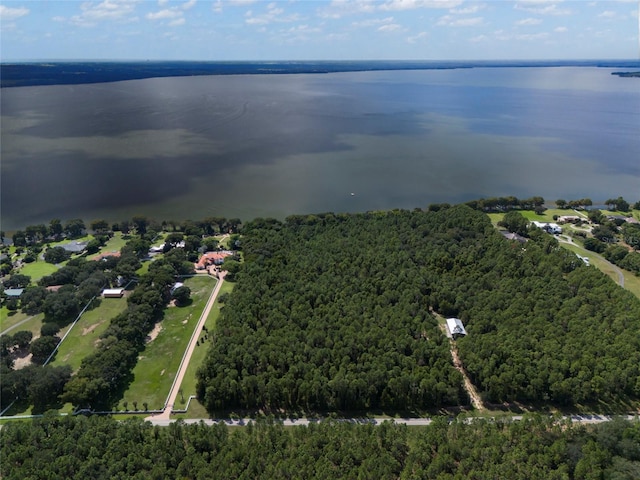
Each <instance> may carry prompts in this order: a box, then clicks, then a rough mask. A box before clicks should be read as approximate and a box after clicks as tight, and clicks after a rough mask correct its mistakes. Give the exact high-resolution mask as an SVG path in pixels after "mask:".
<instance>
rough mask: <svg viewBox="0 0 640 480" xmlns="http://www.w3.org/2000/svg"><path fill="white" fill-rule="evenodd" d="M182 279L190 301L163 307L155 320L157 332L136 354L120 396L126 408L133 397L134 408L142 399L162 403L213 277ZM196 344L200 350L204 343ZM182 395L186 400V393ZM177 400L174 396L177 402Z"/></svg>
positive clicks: (153, 405) (151, 404)
mask: <svg viewBox="0 0 640 480" xmlns="http://www.w3.org/2000/svg"><path fill="white" fill-rule="evenodd" d="M184 283H185V285H186V286H188V287H189V288H190V289H191V298H192V299H193V302H192V304H191V305H189V306H186V307H169V308H167V309H166V310H165V317H164V319H163V320H162V321H161V322H160V323H159V324H158V327H160V328H161V330H160V332H159V333H158V334H157V337H156V338H155V339H153V340H152V341H151V342H149V344H148V345H147V347H146V349H145V350H144V351H143V352H142V353H141V354H140V357H138V364H137V365H136V367H135V368H134V370H133V375H134V380H133V383H132V384H131V385H130V386H129V389H128V390H127V391H126V392H125V395H124V398H123V402H124V401H126V402H127V403H128V408H129V409H132V408H133V402H134V401H136V402H138V408H143V403H144V402H146V403H147V404H148V408H149V409H160V408H162V407H163V406H164V402H165V400H166V398H167V395H168V394H169V389H170V388H171V384H172V383H173V380H174V378H175V375H176V373H177V371H178V368H179V366H180V361H181V360H182V355H183V353H184V351H185V349H186V347H187V345H188V343H189V339H190V338H191V334H192V333H193V328H194V326H195V324H196V322H197V321H198V319H199V318H200V315H201V314H202V311H203V310H204V307H205V305H206V303H207V300H208V299H209V296H210V294H211V291H212V290H213V287H214V286H215V280H214V279H212V278H211V277H209V276H204V275H203V276H197V277H192V278H189V279H186V280H185V282H184ZM199 348H201V349H203V350H204V348H205V347H199ZM184 398H185V400H186V399H187V396H186V395H185V397H184ZM180 401H181V398H180V396H178V404H180ZM120 408H122V402H121V405H120Z"/></svg>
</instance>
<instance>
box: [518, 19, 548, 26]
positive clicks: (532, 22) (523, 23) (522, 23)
mask: <svg viewBox="0 0 640 480" xmlns="http://www.w3.org/2000/svg"><path fill="white" fill-rule="evenodd" d="M541 23H542V20H540V19H539V18H525V19H523V20H518V21H517V22H516V25H518V26H519V27H520V26H528V25H540V24H541Z"/></svg>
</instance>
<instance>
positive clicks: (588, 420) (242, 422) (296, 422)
mask: <svg viewBox="0 0 640 480" xmlns="http://www.w3.org/2000/svg"><path fill="white" fill-rule="evenodd" d="M621 417H622V418H625V419H627V420H630V421H631V420H636V421H640V417H639V416H638V415H626V416H625V415H622V416H621ZM475 418H489V417H486V416H483V417H468V421H473V420H474V419H475ZM496 418H507V417H502V416H501V417H496ZM508 418H510V419H511V420H514V421H518V420H522V418H523V417H522V415H513V416H511V417H508ZM613 418H616V417H614V416H612V415H591V414H585V415H564V416H563V417H562V419H563V420H571V421H572V422H573V423H581V424H595V423H604V422H609V421H611V420H613ZM147 420H149V421H150V422H151V423H152V424H153V425H157V426H159V427H166V426H168V425H169V424H170V423H173V422H176V421H177V420H174V419H168V418H159V417H151V418H148V419H147ZM321 420H322V419H320V418H317V419H310V418H298V419H290V418H287V419H284V420H279V422H281V423H282V424H283V425H284V426H285V427H294V426H301V425H309V424H310V423H318V422H320V421H321ZM183 421H184V423H187V424H193V423H200V422H203V423H204V424H206V425H213V424H215V423H221V422H222V423H225V424H227V425H229V426H236V427H243V426H246V425H248V424H250V423H252V422H253V420H252V419H250V418H241V419H238V420H230V419H215V420H212V419H207V418H199V419H196V418H191V419H186V420H183ZM336 421H338V422H348V423H358V424H363V425H364V424H371V425H381V424H382V423H383V422H385V421H392V422H394V423H397V424H401V425H408V426H412V427H416V426H424V425H430V424H431V422H432V419H431V418H340V419H336Z"/></svg>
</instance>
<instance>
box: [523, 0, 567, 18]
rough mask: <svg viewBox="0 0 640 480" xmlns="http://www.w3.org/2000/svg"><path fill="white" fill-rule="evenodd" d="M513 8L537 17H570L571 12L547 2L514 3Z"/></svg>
mask: <svg viewBox="0 0 640 480" xmlns="http://www.w3.org/2000/svg"><path fill="white" fill-rule="evenodd" d="M513 8H515V9H516V10H524V11H525V12H530V13H535V14H537V15H570V14H571V10H569V9H568V8H559V7H558V5H557V4H556V3H550V2H549V1H547V0H528V1H522V0H521V1H520V2H518V3H516V4H515V5H514V6H513Z"/></svg>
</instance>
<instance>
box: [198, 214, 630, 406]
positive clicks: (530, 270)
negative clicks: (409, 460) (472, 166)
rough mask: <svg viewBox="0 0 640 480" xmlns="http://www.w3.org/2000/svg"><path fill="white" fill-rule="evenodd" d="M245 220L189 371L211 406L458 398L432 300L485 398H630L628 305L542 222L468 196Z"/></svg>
mask: <svg viewBox="0 0 640 480" xmlns="http://www.w3.org/2000/svg"><path fill="white" fill-rule="evenodd" d="M441 207H442V208H439V209H438V211H429V212H424V211H420V210H414V211H406V210H394V211H389V212H373V213H366V214H324V215H308V216H292V217H288V218H287V219H286V221H285V222H279V221H277V220H272V219H267V220H265V219H257V220H255V221H253V222H250V223H249V224H246V225H245V226H244V227H243V232H242V233H243V239H242V242H243V249H244V258H245V263H244V264H243V265H242V268H241V269H240V271H238V272H237V273H236V277H237V285H236V288H235V289H234V292H233V294H232V295H231V297H230V298H229V299H228V301H227V303H226V307H225V308H224V309H223V312H222V316H221V318H220V320H219V321H218V324H217V328H216V332H215V338H214V340H213V344H212V346H211V347H210V352H209V354H208V357H207V359H206V361H205V363H204V365H203V366H202V367H201V369H200V370H199V373H198V378H199V382H198V397H199V398H200V400H201V401H202V402H203V403H204V404H205V405H206V407H207V409H208V410H209V412H215V411H219V410H222V409H234V408H264V409H281V408H285V409H292V408H296V409H302V410H358V409H374V408H379V409H383V410H396V411H397V410H405V409H417V410H420V409H425V408H431V407H440V406H446V405H455V404H466V403H467V402H468V399H467V397H466V394H465V393H464V391H463V390H462V387H461V377H460V374H459V373H458V372H457V371H456V370H454V369H453V367H452V364H451V357H450V354H449V350H448V341H447V340H446V338H445V337H444V335H443V334H442V332H441V331H440V330H439V329H438V327H437V321H436V319H435V318H434V317H433V316H432V315H431V314H430V310H431V309H433V310H434V311H436V312H438V313H441V314H442V315H444V316H456V317H459V318H461V319H462V320H463V321H464V322H465V325H466V326H467V331H468V333H469V335H468V336H467V337H465V338H462V339H460V340H458V348H459V351H460V354H461V357H462V360H463V363H464V365H465V367H466V368H467V370H468V371H469V373H470V376H471V378H472V380H473V382H474V383H475V384H476V385H477V386H478V387H479V388H480V390H481V391H482V392H483V396H484V397H485V400H488V401H491V402H504V401H515V400H518V401H524V402H543V403H552V404H557V405H571V404H577V403H582V404H584V403H586V404H591V405H592V406H595V405H596V404H597V402H598V401H601V402H603V404H604V405H605V406H606V405H612V404H616V405H618V406H619V405H621V404H623V403H624V402H625V401H627V400H629V399H638V398H640V302H638V300H637V299H636V298H635V297H633V296H632V295H631V294H630V293H629V292H626V291H624V290H623V289H621V288H619V287H618V286H616V285H615V284H614V283H613V282H612V281H611V280H610V279H608V278H607V277H606V276H605V275H603V274H602V273H601V272H599V271H598V270H596V269H595V268H592V267H586V266H584V265H583V264H582V261H580V260H579V259H578V258H577V257H576V256H575V255H574V254H572V253H570V252H568V251H567V250H564V249H562V248H560V247H559V246H558V244H557V242H556V240H555V239H554V238H553V237H551V236H549V235H546V234H545V233H543V232H542V231H540V230H537V231H536V230H533V231H531V232H529V235H530V240H529V242H527V243H526V244H525V245H522V244H520V243H518V242H512V241H508V240H506V239H504V238H503V237H502V236H501V235H500V234H499V233H498V232H496V231H495V229H494V228H493V227H492V226H491V223H490V221H489V219H488V217H487V216H486V215H484V214H483V213H481V212H479V211H475V210H473V209H471V208H469V207H468V206H465V205H458V206H455V207H447V206H441Z"/></svg>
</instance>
